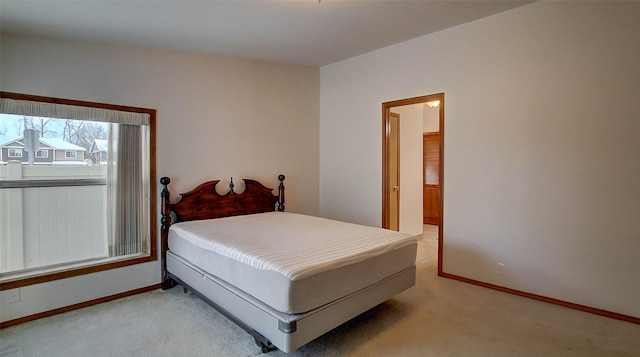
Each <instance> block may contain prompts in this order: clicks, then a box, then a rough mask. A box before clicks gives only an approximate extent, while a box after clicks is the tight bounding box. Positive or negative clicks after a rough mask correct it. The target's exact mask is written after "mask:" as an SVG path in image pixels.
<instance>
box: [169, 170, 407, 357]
mask: <svg viewBox="0 0 640 357" xmlns="http://www.w3.org/2000/svg"><path fill="white" fill-rule="evenodd" d="M284 179H285V177H284V175H280V176H278V180H279V186H278V189H277V194H275V195H274V194H273V193H272V192H273V190H272V189H270V188H267V187H266V186H264V185H262V184H261V183H260V182H258V181H255V180H250V179H244V180H243V182H244V190H243V192H242V193H237V192H236V191H235V185H234V183H233V179H231V181H230V184H229V188H228V189H227V193H226V194H222V195H221V194H219V193H218V192H217V189H216V186H217V184H218V183H219V182H220V181H219V180H213V181H208V182H205V183H203V184H201V185H199V186H197V187H196V188H194V189H193V190H191V191H189V192H187V193H183V194H181V195H180V199H179V200H178V201H177V202H175V203H173V204H172V203H171V202H170V193H169V189H168V185H169V184H170V182H171V180H170V179H169V178H168V177H163V178H162V179H161V180H160V183H161V184H162V186H163V189H162V193H161V199H162V202H161V214H162V219H161V256H162V277H163V280H162V288H163V289H169V288H172V287H174V286H176V285H178V284H180V285H182V286H183V288H184V290H185V292H186V291H187V290H190V291H192V292H193V293H194V294H196V295H197V296H199V297H200V298H201V299H203V300H204V301H206V302H207V303H208V304H209V305H211V306H212V307H214V308H216V309H217V310H218V311H220V312H221V313H222V314H224V315H225V316H226V317H227V318H229V319H231V320H232V321H233V322H235V323H236V324H237V325H238V326H240V327H242V328H243V329H244V330H245V331H247V332H248V333H249V334H251V335H252V336H253V337H254V339H255V342H256V344H257V345H258V346H259V347H261V348H262V352H268V351H270V350H272V349H275V348H278V349H280V350H282V351H283V352H286V353H288V352H292V351H295V350H297V349H298V348H300V347H302V346H303V345H305V344H306V343H308V342H310V341H312V340H313V339H315V338H317V337H319V336H321V335H323V334H324V333H326V332H328V331H330V330H332V329H333V328H335V327H337V326H339V325H341V324H342V323H344V322H346V321H348V320H350V319H352V318H353V317H355V316H357V315H359V314H361V313H363V312H365V311H367V310H369V309H371V308H372V307H374V306H376V305H378V304H380V303H382V302H384V301H385V300H387V299H389V298H391V297H393V296H395V295H397V294H398V293H400V292H402V291H404V290H406V289H408V288H410V287H412V286H413V285H415V258H416V249H417V242H416V239H415V237H411V236H409V235H407V234H404V233H400V232H395V231H389V230H386V229H381V228H376V227H368V226H362V225H357V224H351V223H346V222H340V221H336V220H330V219H324V218H320V217H312V216H307V215H301V214H295V213H288V212H284V210H285V206H284V192H285V188H284Z"/></svg>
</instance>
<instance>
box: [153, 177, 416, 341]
mask: <svg viewBox="0 0 640 357" xmlns="http://www.w3.org/2000/svg"><path fill="white" fill-rule="evenodd" d="M284 179H285V177H284V175H279V176H278V180H279V181H280V184H279V186H278V194H277V195H273V194H272V191H273V190H272V189H270V188H267V187H265V186H264V185H262V184H261V183H259V182H258V181H255V180H249V179H244V180H243V181H244V183H245V187H246V188H245V190H244V192H242V193H240V194H238V193H236V192H235V191H234V184H233V179H231V182H230V184H229V189H228V192H227V193H226V194H225V195H220V194H218V193H217V192H216V189H215V188H216V185H217V184H218V182H219V180H214V181H208V182H205V183H203V184H201V185H199V186H198V187H196V188H195V189H193V190H191V191H189V192H187V193H183V194H181V199H180V200H179V201H178V202H176V203H174V204H171V203H170V200H169V198H170V193H169V190H168V187H167V186H168V185H169V183H170V182H171V180H170V179H169V178H168V177H163V178H162V179H160V183H161V184H162V185H163V189H162V193H161V199H162V203H161V214H162V219H161V224H162V227H161V251H162V252H161V257H162V289H170V288H172V287H174V286H175V285H177V284H180V285H182V286H183V289H184V291H185V292H187V290H190V291H192V292H193V293H194V294H195V295H197V296H199V297H200V298H201V299H202V300H204V301H206V302H207V303H208V304H209V305H211V306H212V307H214V308H215V309H216V310H218V311H219V312H220V313H222V314H223V315H225V316H226V317H227V318H229V319H230V320H232V321H233V322H235V323H236V324H237V325H238V326H240V327H241V328H243V329H244V330H245V331H247V332H248V333H249V334H251V335H252V336H253V337H254V339H255V342H256V344H257V345H258V346H259V347H261V349H262V352H263V353H266V352H268V351H270V350H273V349H275V348H278V349H280V350H282V351H283V352H286V353H288V352H292V351H295V350H296V349H298V348H300V347H301V346H303V345H305V344H306V343H308V342H310V341H311V340H313V339H315V338H317V337H319V336H321V335H323V334H324V333H326V332H328V331H330V330H332V329H333V328H335V327H337V326H339V325H341V324H342V323H344V322H346V321H348V320H350V319H352V318H353V317H355V316H357V315H359V314H361V313H363V312H365V311H367V310H369V309H371V308H372V307H374V306H376V305H378V304H380V303H382V302H384V301H385V300H387V299H389V298H391V297H393V296H394V295H396V294H398V293H400V292H402V291H403V290H405V289H407V288H409V287H411V286H413V285H414V284H415V265H414V266H413V267H411V268H410V269H407V270H405V271H403V272H400V273H398V274H396V275H394V276H391V277H389V278H386V279H384V280H382V281H380V282H378V283H376V284H374V285H372V286H369V287H367V288H365V289H363V290H360V291H357V292H355V293H353V294H351V295H348V296H346V297H343V298H341V299H339V300H338V301H334V302H332V303H329V304H327V305H324V306H321V307H319V308H317V309H315V310H312V311H309V312H306V313H302V314H293V315H292V314H287V313H283V312H280V311H277V310H275V309H273V308H271V307H270V306H268V305H266V304H264V303H262V302H261V301H259V300H257V299H255V298H253V297H252V296H250V295H248V294H246V293H244V292H243V291H241V290H239V289H237V288H235V287H234V286H233V285H230V284H229V283H227V282H225V281H223V280H221V279H219V278H217V277H215V276H212V275H210V274H209V273H207V272H204V271H203V270H201V269H200V268H198V267H197V266H195V265H194V264H192V263H190V262H189V261H187V260H185V259H184V258H182V257H180V256H178V255H176V254H173V253H172V252H171V251H170V250H169V249H168V236H169V227H170V226H171V224H172V222H173V221H174V220H176V221H190V220H200V219H211V218H220V217H228V216H236V215H245V214H254V213H263V212H271V211H275V210H278V211H284ZM172 215H175V218H174V217H172Z"/></svg>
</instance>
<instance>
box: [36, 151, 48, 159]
mask: <svg viewBox="0 0 640 357" xmlns="http://www.w3.org/2000/svg"><path fill="white" fill-rule="evenodd" d="M36 158H38V159H47V158H49V151H48V150H38V151H36Z"/></svg>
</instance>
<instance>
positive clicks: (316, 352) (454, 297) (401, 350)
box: [0, 263, 640, 357]
mask: <svg viewBox="0 0 640 357" xmlns="http://www.w3.org/2000/svg"><path fill="white" fill-rule="evenodd" d="M261 354H262V353H261V351H260V349H259V348H258V346H256V345H255V343H254V341H253V338H252V337H251V336H250V335H248V334H247V333H246V332H245V331H244V330H242V329H240V328H239V327H237V326H236V325H234V324H233V323H232V322H230V321H229V320H227V319H226V318H225V317H224V316H222V315H221V314H219V313H218V312H216V311H215V310H214V309H212V308H211V307H209V306H208V305H207V304H206V303H204V302H202V301H201V300H200V299H198V298H197V297H195V296H194V295H192V294H191V293H188V294H184V293H183V292H182V288H181V287H176V288H173V289H171V290H168V291H161V290H156V291H151V292H148V293H143V294H139V295H136V296H131V297H127V298H123V299H119V300H116V301H111V302H108V303H104V304H100V305H96V306H91V307H87V308H84V309H80V310H76V311H72V312H68V313H64V314H60V315H56V316H52V317H47V318H43V319H40V320H36V321H32V322H28V323H24V324H21V325H18V326H13V327H10V328H7V329H4V330H0V356H2V357H6V356H257V355H261ZM283 355H285V354H284V353H282V352H281V351H272V352H269V353H268V354H267V355H266V356H274V357H275V356H283ZM289 355H292V356H598V357H600V356H635V357H637V356H640V325H636V324H632V323H629V322H624V321H618V320H614V319H610V318H606V317H602V316H597V315H593V314H589V313H585V312H581V311H576V310H572V309H567V308H564V307H560V306H556V305H552V304H548V303H544V302H540V301H536V300H531V299H527V298H523V297H519V296H515V295H510V294H506V293H502V292H499V291H494V290H490V289H485V288H482V287H478V286H474V285H470V284H466V283H462V282H458V281H454V280H450V279H446V278H441V277H437V276H436V274H435V271H434V270H433V266H431V265H429V264H424V263H419V264H418V275H417V283H416V286H415V287H413V288H411V289H409V290H407V291H405V292H403V293H401V294H399V295H398V296H397V297H395V298H393V299H391V300H388V301H387V302H385V303H383V304H381V305H379V306H377V307H375V308H374V309H372V310H370V311H368V312H366V313H364V314H362V315H360V316H359V317H357V318H355V319H353V320H351V321H349V322H347V323H346V324H344V325H342V326H340V327H338V328H336V329H334V330H333V331H330V332H329V333H327V334H325V335H324V336H321V337H319V338H318V339H316V340H314V341H312V342H310V343H309V344H307V345H306V346H304V347H302V348H301V349H299V350H298V351H296V352H293V353H290V354H289Z"/></svg>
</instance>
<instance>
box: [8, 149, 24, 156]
mask: <svg viewBox="0 0 640 357" xmlns="http://www.w3.org/2000/svg"><path fill="white" fill-rule="evenodd" d="M9 157H22V149H9Z"/></svg>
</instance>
